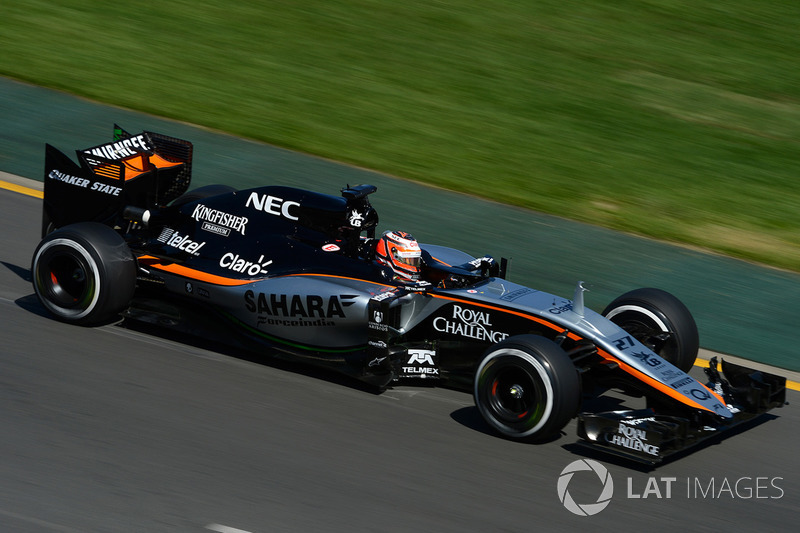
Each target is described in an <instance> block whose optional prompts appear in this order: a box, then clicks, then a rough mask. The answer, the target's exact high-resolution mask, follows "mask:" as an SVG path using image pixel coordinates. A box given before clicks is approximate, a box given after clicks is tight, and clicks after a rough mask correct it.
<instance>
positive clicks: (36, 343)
mask: <svg viewBox="0 0 800 533" xmlns="http://www.w3.org/2000/svg"><path fill="white" fill-rule="evenodd" d="M40 209H41V200H39V199H36V198H32V197H29V196H25V195H21V194H18V193H15V192H11V191H8V190H0V225H1V226H0V227H2V231H3V244H2V247H0V340H1V342H2V344H0V380H1V381H2V384H0V397H1V398H2V409H0V427H2V428H3V438H2V439H0V458H1V459H0V531H10V532H48V533H49V532H68V533H73V532H140V531H148V532H149V531H165V532H171V531H176V532H178V531H180V532H198V533H199V532H203V531H225V532H228V533H237V532H251V533H256V532H282V531H286V532H295V531H304V532H308V531H341V532H353V531H381V532H383V531H437V532H439V531H458V532H464V531H482V532H483V531H507V532H512V531H513V532H527V531H586V530H587V529H591V530H604V531H643V530H647V531H671V532H674V531H680V530H689V531H721V530H726V531H795V530H796V527H797V523H796V522H797V509H798V506H800V473H799V472H800V469H798V463H799V461H798V458H797V452H796V449H797V445H796V443H797V434H798V431H797V428H798V427H800V426H799V424H800V420H799V418H800V415H798V411H797V409H796V407H795V406H794V405H789V406H787V407H785V408H783V409H779V410H776V411H773V412H772V413H771V414H770V415H769V416H767V417H765V419H764V420H763V422H762V423H760V424H757V425H755V426H754V427H752V428H750V429H749V430H748V431H744V432H741V433H739V434H736V435H733V436H732V437H730V438H726V439H724V440H722V441H721V442H715V443H713V444H711V445H708V446H706V447H704V448H702V449H699V450H697V451H695V452H694V453H692V454H689V455H687V456H685V457H683V458H681V459H679V460H677V461H673V462H670V463H667V464H664V465H662V466H660V467H658V468H656V469H641V468H632V467H631V465H630V464H628V463H620V462H617V461H613V460H608V459H607V458H604V457H597V456H595V457H592V456H586V455H583V454H582V453H580V451H579V450H577V449H576V448H575V447H574V445H573V443H574V442H575V441H576V437H575V424H574V422H573V423H571V424H569V425H568V426H567V427H566V429H565V435H563V436H562V437H561V438H559V439H557V440H554V441H552V442H548V443H546V444H541V445H529V444H520V443H514V442H509V441H505V440H503V439H500V438H497V437H495V436H492V435H490V434H489V433H488V432H487V428H486V426H485V425H484V424H483V422H482V421H481V420H480V417H479V415H478V413H477V411H476V409H475V408H474V406H473V403H472V399H471V397H470V396H469V395H467V394H463V393H458V392H454V391H449V390H444V389H435V388H426V387H398V388H395V389H392V390H389V391H387V392H385V393H384V394H381V395H376V394H373V393H371V392H369V391H366V390H364V389H363V388H361V387H359V386H357V385H355V384H353V383H351V382H349V381H347V380H343V379H339V378H337V377H336V376H333V375H328V374H320V373H318V372H314V371H312V370H311V369H308V368H305V367H302V366H291V365H286V364H275V363H271V362H270V361H269V360H268V359H260V358H259V357H255V356H252V355H247V354H236V353H230V352H227V351H219V350H217V349H207V348H208V347H204V346H201V345H197V344H189V343H185V342H180V340H176V339H174V338H171V337H170V336H169V335H167V334H166V333H165V332H164V333H159V332H157V331H156V332H154V331H142V330H138V329H131V328H129V327H124V326H121V325H109V326H103V327H99V328H79V327H74V326H69V325H66V324H62V323H59V322H57V321H55V320H52V319H51V318H49V317H48V316H47V315H46V313H45V312H44V310H43V308H42V307H41V306H40V304H39V303H38V302H37V301H36V298H35V296H33V294H32V292H33V291H32V288H31V285H30V282H29V277H30V272H29V264H30V258H31V254H32V252H33V249H34V247H35V245H36V243H37V242H38V238H39V221H40V212H41V211H40ZM693 372H696V373H697V374H698V375H699V372H700V371H699V369H697V368H695V369H694V370H693ZM799 395H800V393H798V392H794V391H790V392H789V398H788V399H789V402H790V404H794V403H796V402H797V400H798V396H799ZM587 457H588V458H593V459H596V460H599V461H600V462H601V463H602V464H603V465H604V466H605V467H607V468H608V472H609V473H610V476H611V479H612V480H613V483H614V492H613V497H612V498H611V500H610V502H609V504H608V506H607V507H606V508H605V509H604V510H602V511H601V512H599V513H598V514H596V515H593V516H577V515H575V514H572V513H571V512H569V511H568V510H567V509H566V508H565V507H564V506H563V505H562V504H561V502H560V500H559V495H558V492H557V482H558V479H559V476H560V474H561V472H562V470H564V469H565V467H567V465H569V464H570V463H571V462H573V461H575V460H579V459H583V458H587ZM601 489H602V486H601V482H600V480H599V478H598V477H597V476H596V475H595V474H593V473H592V472H590V471H583V472H578V473H576V474H575V475H574V477H573V478H572V480H571V481H570V482H569V484H568V491H569V494H570V496H571V497H572V498H573V500H574V501H575V502H576V503H579V504H591V503H595V502H596V501H597V499H598V497H599V495H600V493H601ZM668 489H669V492H668Z"/></svg>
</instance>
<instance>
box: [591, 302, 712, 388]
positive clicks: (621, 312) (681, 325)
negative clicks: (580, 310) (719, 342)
mask: <svg viewBox="0 0 800 533" xmlns="http://www.w3.org/2000/svg"><path fill="white" fill-rule="evenodd" d="M603 316H605V317H606V318H608V319H609V320H611V321H612V322H614V323H615V324H617V325H618V326H620V327H621V328H622V329H624V330H625V331H627V332H628V333H630V334H631V335H632V336H633V337H634V338H636V340H638V341H639V342H641V343H642V344H644V345H645V346H647V347H648V348H650V349H651V350H652V351H654V352H655V353H657V354H658V355H659V356H660V357H661V358H662V359H665V360H666V361H668V362H670V363H672V364H673V365H675V366H676V367H678V368H680V369H681V370H683V371H684V372H688V371H689V369H691V368H692V365H694V362H695V359H697V351H698V349H699V347H700V335H699V334H698V331H697V324H696V323H695V321H694V318H693V317H692V314H691V312H690V311H689V309H687V308H686V306H685V305H684V304H683V302H681V301H680V300H679V299H678V298H677V297H675V296H673V295H672V294H670V293H668V292H666V291H663V290H661V289H653V288H643V289H636V290H633V291H630V292H626V293H625V294H623V295H622V296H620V297H619V298H617V299H615V300H614V301H613V302H611V303H610V304H608V306H607V307H606V308H605V310H604V311H603Z"/></svg>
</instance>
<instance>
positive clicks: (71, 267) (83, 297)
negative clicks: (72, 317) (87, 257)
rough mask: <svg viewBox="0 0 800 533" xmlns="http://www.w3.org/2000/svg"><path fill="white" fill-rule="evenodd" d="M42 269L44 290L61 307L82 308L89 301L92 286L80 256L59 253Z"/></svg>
mask: <svg viewBox="0 0 800 533" xmlns="http://www.w3.org/2000/svg"><path fill="white" fill-rule="evenodd" d="M44 270H45V277H44V280H45V290H46V291H47V293H48V296H49V297H50V298H52V299H53V301H54V302H55V303H57V304H58V305H60V306H61V307H67V308H75V307H79V308H83V307H86V305H87V304H88V303H89V302H90V301H91V299H92V292H93V290H94V287H93V286H92V285H93V284H92V283H91V281H90V277H89V275H88V272H87V265H86V264H85V263H84V262H83V261H81V260H80V258H77V257H74V256H72V255H71V254H70V255H59V256H57V257H54V258H52V259H51V260H50V262H49V263H48V265H46V266H45V267H44ZM47 272H49V274H50V275H49V276H47V275H46V273H47Z"/></svg>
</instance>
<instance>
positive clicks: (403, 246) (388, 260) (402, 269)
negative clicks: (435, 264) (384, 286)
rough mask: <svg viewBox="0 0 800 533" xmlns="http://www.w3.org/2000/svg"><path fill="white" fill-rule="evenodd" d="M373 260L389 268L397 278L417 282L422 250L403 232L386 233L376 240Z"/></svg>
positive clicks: (415, 241)
mask: <svg viewBox="0 0 800 533" xmlns="http://www.w3.org/2000/svg"><path fill="white" fill-rule="evenodd" d="M375 259H376V260H377V261H378V262H379V263H381V264H383V265H387V266H389V267H391V269H392V270H394V273H395V275H396V276H397V277H399V278H400V279H402V280H407V281H418V280H419V273H420V263H421V262H422V250H420V248H419V244H418V243H417V240H416V239H415V238H414V237H412V236H411V235H410V234H409V233H406V232H404V231H387V232H384V234H383V235H381V238H380V239H378V244H377V245H376V247H375Z"/></svg>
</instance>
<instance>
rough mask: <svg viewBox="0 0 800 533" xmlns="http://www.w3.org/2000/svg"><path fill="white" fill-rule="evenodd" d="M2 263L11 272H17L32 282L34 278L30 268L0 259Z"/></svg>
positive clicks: (0, 263)
mask: <svg viewBox="0 0 800 533" xmlns="http://www.w3.org/2000/svg"><path fill="white" fill-rule="evenodd" d="M0 265H3V266H4V267H6V268H7V269H9V270H10V271H11V272H13V273H14V274H16V275H17V276H18V277H20V278H22V279H23V280H25V281H27V282H28V283H30V282H31V281H32V280H33V278H32V277H31V271H30V269H28V268H22V267H20V266H17V265H12V264H11V263H6V262H5V261H0Z"/></svg>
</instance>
